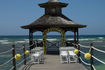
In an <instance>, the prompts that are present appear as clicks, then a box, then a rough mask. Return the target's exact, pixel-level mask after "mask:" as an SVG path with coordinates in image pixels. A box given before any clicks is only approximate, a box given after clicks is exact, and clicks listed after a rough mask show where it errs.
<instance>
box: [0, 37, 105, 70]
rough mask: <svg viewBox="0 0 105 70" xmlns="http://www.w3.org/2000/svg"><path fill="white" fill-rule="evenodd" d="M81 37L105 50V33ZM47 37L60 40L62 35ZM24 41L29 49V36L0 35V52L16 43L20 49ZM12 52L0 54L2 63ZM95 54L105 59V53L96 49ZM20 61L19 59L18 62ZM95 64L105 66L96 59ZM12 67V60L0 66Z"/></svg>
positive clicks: (7, 69) (3, 68)
mask: <svg viewBox="0 0 105 70" xmlns="http://www.w3.org/2000/svg"><path fill="white" fill-rule="evenodd" d="M79 38H80V39H79V41H80V43H81V44H83V45H90V43H93V44H94V46H95V47H96V48H99V49H102V50H104V51H105V35H80V36H79ZM34 39H39V40H42V36H34ZM47 39H48V40H58V39H61V36H59V35H48V36H47ZM66 40H73V36H66ZM24 43H25V45H26V47H27V49H29V48H28V47H29V40H28V36H0V52H3V51H7V50H9V49H11V47H12V45H13V44H15V45H16V47H17V49H18V47H22V45H23V44H24ZM81 50H83V51H84V52H88V49H85V48H81ZM16 53H22V51H21V52H18V51H17V52H16ZM11 54H12V52H10V53H8V54H3V55H0V64H2V63H4V62H6V61H7V60H9V59H10V58H11V57H12V55H11ZM94 55H95V56H96V57H97V58H99V59H101V60H103V61H105V54H103V53H99V52H97V51H94ZM81 56H83V55H81ZM84 60H85V59H84ZM20 61H21V60H20ZM20 61H17V63H18V62H20ZM85 61H86V62H89V60H85ZM94 65H95V67H96V68H97V70H104V69H103V68H104V67H105V65H103V64H101V63H99V62H97V61H96V60H94ZM11 67H12V62H10V63H9V64H7V65H5V66H3V67H0V70H9V69H10V68H11ZM86 67H87V66H86Z"/></svg>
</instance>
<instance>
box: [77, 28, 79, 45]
mask: <svg viewBox="0 0 105 70" xmlns="http://www.w3.org/2000/svg"><path fill="white" fill-rule="evenodd" d="M78 42H79V32H78V29H77V43H78Z"/></svg>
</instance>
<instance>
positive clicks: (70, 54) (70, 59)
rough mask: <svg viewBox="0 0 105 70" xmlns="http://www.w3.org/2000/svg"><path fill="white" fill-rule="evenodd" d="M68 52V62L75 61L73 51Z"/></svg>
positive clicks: (75, 57) (75, 56)
mask: <svg viewBox="0 0 105 70" xmlns="http://www.w3.org/2000/svg"><path fill="white" fill-rule="evenodd" d="M68 53H69V56H68V58H69V63H70V62H77V55H76V54H75V53H74V52H73V51H68Z"/></svg>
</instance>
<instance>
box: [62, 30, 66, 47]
mask: <svg viewBox="0 0 105 70" xmlns="http://www.w3.org/2000/svg"><path fill="white" fill-rule="evenodd" d="M64 46H65V32H64V31H63V32H62V47H64Z"/></svg>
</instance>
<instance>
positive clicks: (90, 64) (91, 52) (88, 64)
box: [73, 43, 105, 70]
mask: <svg viewBox="0 0 105 70" xmlns="http://www.w3.org/2000/svg"><path fill="white" fill-rule="evenodd" d="M73 45H74V46H75V47H76V48H77V49H78V50H79V53H78V60H79V63H83V64H84V65H86V66H90V69H91V70H97V69H96V68H95V66H94V59H95V60H96V61H97V62H100V63H101V64H104V65H105V62H104V61H102V60H100V59H99V58H97V57H96V56H95V55H94V52H93V51H94V50H95V51H97V52H100V53H104V54H105V51H104V50H101V49H98V48H96V47H94V45H93V43H91V44H90V45H89V46H85V45H82V44H79V43H78V44H75V43H73ZM80 48H86V49H89V50H88V52H83V51H82V50H81V49H80ZM85 53H90V54H91V58H90V62H86V61H84V59H83V58H82V56H81V54H83V55H85Z"/></svg>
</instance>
